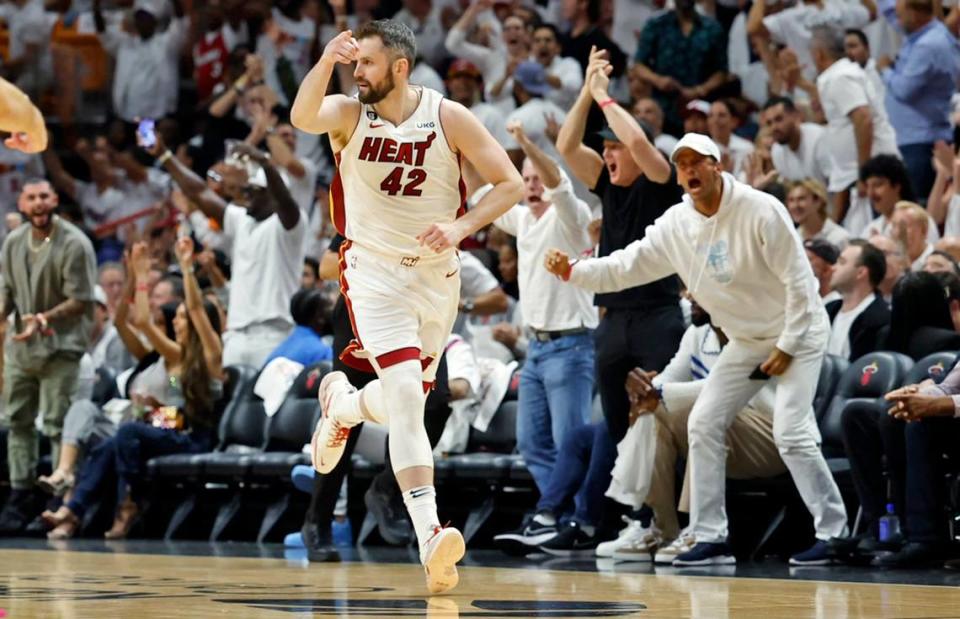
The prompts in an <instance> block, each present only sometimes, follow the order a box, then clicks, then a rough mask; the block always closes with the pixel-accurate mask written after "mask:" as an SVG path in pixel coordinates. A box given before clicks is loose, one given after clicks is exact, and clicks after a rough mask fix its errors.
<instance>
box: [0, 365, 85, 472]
mask: <svg viewBox="0 0 960 619" xmlns="http://www.w3.org/2000/svg"><path fill="white" fill-rule="evenodd" d="M79 370H80V358H79V357H78V356H76V355H74V354H69V353H67V354H64V353H57V354H56V355H54V356H52V357H50V358H49V359H47V361H46V362H44V363H43V364H39V365H37V366H36V367H32V366H31V367H24V366H23V365H20V364H19V363H18V362H17V361H14V360H13V359H8V360H7V362H6V364H5V365H4V368H3V401H4V404H5V409H4V422H5V424H6V425H7V426H8V427H9V429H10V431H9V434H8V435H7V464H8V466H9V467H10V485H11V487H13V488H14V489H17V490H23V489H27V488H32V487H33V484H34V480H35V479H36V475H37V460H38V459H39V454H38V449H39V445H38V441H37V430H36V419H37V414H39V413H42V414H43V434H44V436H46V437H48V438H49V439H50V446H51V450H52V453H51V457H52V458H53V466H54V468H56V466H57V461H58V460H59V458H60V437H61V435H62V433H63V418H64V416H66V414H67V409H68V408H69V407H70V400H71V395H72V394H73V391H74V388H75V387H76V384H77V375H78V373H79Z"/></svg>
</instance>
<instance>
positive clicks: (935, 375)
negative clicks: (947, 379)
mask: <svg viewBox="0 0 960 619" xmlns="http://www.w3.org/2000/svg"><path fill="white" fill-rule="evenodd" d="M945 369H946V368H945V367H944V366H943V361H937V362H936V363H934V364H933V365H931V366H930V367H929V368H927V376H929V377H930V378H932V379H933V380H935V381H938V380H940V378H942V377H943V371H944V370H945Z"/></svg>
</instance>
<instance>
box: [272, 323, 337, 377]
mask: <svg viewBox="0 0 960 619" xmlns="http://www.w3.org/2000/svg"><path fill="white" fill-rule="evenodd" d="M278 357H285V358H287V359H290V360H291V361H296V362H297V363H301V364H303V366H304V367H309V366H311V365H313V364H314V363H319V362H320V361H331V360H332V359H333V349H332V348H330V346H329V345H328V344H327V343H326V342H324V341H323V339H321V337H320V336H319V335H317V332H316V331H314V330H313V329H310V328H308V327H301V326H296V327H294V328H293V332H292V333H291V334H290V335H289V336H288V337H287V339H285V340H283V342H281V343H280V345H279V346H277V348H276V350H274V351H273V352H272V353H270V356H269V357H267V360H266V361H264V363H263V365H264V367H266V366H267V364H268V363H270V362H271V361H273V360H274V359H276V358H278Z"/></svg>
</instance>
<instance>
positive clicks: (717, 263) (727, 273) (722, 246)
mask: <svg viewBox="0 0 960 619" xmlns="http://www.w3.org/2000/svg"><path fill="white" fill-rule="evenodd" d="M707 272H708V273H709V274H710V277H711V278H712V279H713V281H715V282H717V283H718V284H729V283H730V282H731V281H732V280H733V268H732V267H731V265H730V249H729V247H728V245H727V242H726V241H717V242H716V243H714V244H713V245H711V246H710V248H709V249H708V250H707Z"/></svg>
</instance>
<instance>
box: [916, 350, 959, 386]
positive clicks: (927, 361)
mask: <svg viewBox="0 0 960 619" xmlns="http://www.w3.org/2000/svg"><path fill="white" fill-rule="evenodd" d="M956 361H957V353H956V352H935V353H933V354H930V355H927V356H926V357H924V358H923V359H920V360H919V361H917V362H916V363H915V364H914V366H913V367H912V368H910V371H909V372H907V375H906V377H905V378H904V379H903V384H904V385H916V384H919V383H922V382H923V381H925V380H927V379H930V380H932V381H933V382H935V383H939V382H941V381H942V380H943V379H944V378H946V377H947V374H949V373H950V370H951V369H952V368H953V366H954V363H956Z"/></svg>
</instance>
